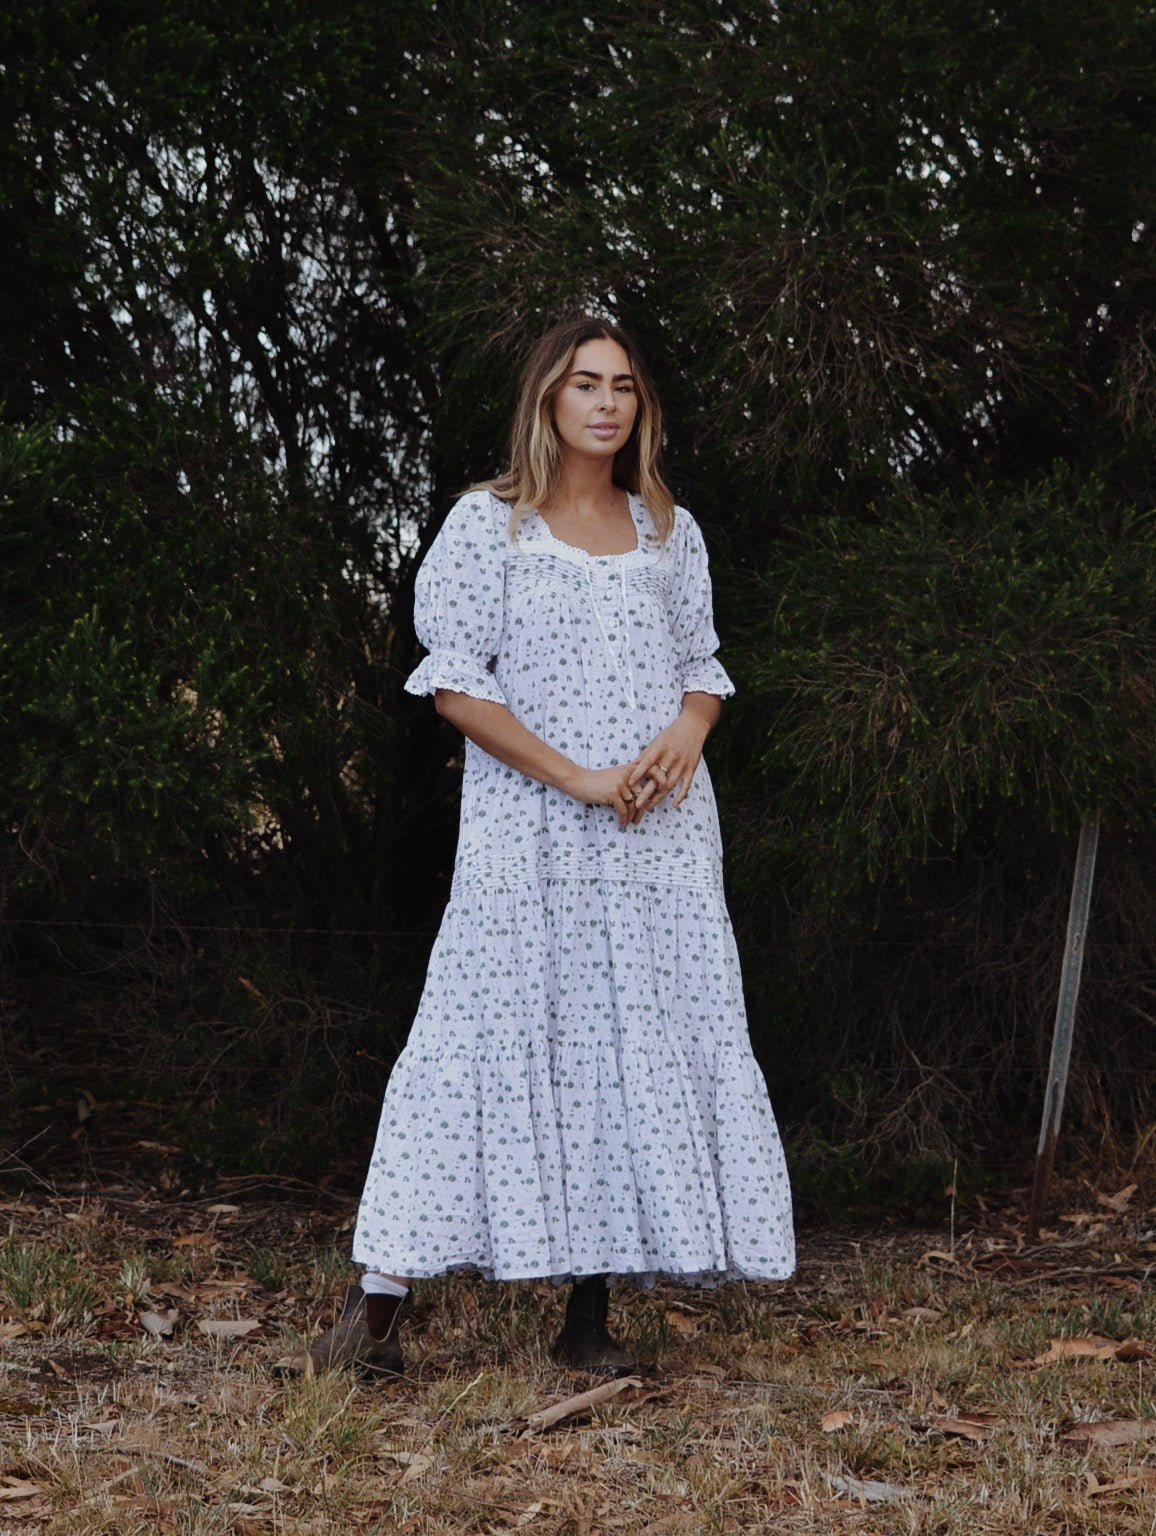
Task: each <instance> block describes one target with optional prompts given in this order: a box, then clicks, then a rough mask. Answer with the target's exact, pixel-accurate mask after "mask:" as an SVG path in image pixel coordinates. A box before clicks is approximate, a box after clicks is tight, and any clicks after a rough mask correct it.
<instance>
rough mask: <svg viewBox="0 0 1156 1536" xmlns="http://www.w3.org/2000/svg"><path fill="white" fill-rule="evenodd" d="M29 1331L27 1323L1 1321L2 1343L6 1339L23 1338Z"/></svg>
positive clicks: (0, 1340)
mask: <svg viewBox="0 0 1156 1536" xmlns="http://www.w3.org/2000/svg"><path fill="white" fill-rule="evenodd" d="M28 1332H29V1329H28V1326H27V1325H26V1324H25V1323H0V1343H3V1342H4V1340H6V1339H22V1338H23V1337H24V1335H25V1334H26V1333H28Z"/></svg>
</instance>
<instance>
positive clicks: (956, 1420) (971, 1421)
mask: <svg viewBox="0 0 1156 1536" xmlns="http://www.w3.org/2000/svg"><path fill="white" fill-rule="evenodd" d="M999 1422H1000V1421H999V1417H998V1415H996V1414H994V1413H960V1414H955V1415H951V1414H946V1413H938V1414H936V1416H935V1418H933V1419H932V1420H931V1422H930V1424H928V1426H927V1427H928V1429H934V1430H936V1431H937V1432H938V1433H939V1434H941V1435H960V1436H961V1437H962V1438H963V1439H965V1440H986V1439H987V1437H988V1435H990V1434H991V1432H992V1430H993V1429H994V1428H995V1426H996V1425H997V1424H998V1423H999Z"/></svg>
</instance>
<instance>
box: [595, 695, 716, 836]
mask: <svg viewBox="0 0 1156 1536" xmlns="http://www.w3.org/2000/svg"><path fill="white" fill-rule="evenodd" d="M708 730H709V725H708V724H707V723H706V722H705V721H703V720H702V719H701V718H700V717H699V716H698V715H697V714H695V713H693V712H691V711H687V710H684V711H683V713H682V714H680V715H679V717H678V719H677V720H675V721H674V722H673V724H671V725H669V726H667V728H666V730H664V731H660V732H659V734H658V735H657V736H656V737H655V738H654V740H653V741H652V742H651V743H650V745H649V746H648V747H647V748H646V749H645V751H643V752H640V753H639V755H638V756H637V757H636V758H635V759H634V761H633V762H632V763H625V764H622V765H618V766H615V767H612V768H592V769H586V770H584V771H583V772H582V773H581V774H580V775H579V776H578V778H577V780H576V781H575V783H574V784H573V785H572V786H568V787H569V788H570V792H571V794H573V795H574V797H575V799H577V800H582V801H584V802H585V804H587V805H609V806H610V807H611V808H612V809H613V810H614V812H615V813H616V815H617V817H618V825H619V828H620V829H622V830H623V831H624V830H625V829H626V828H627V827H629V826H637V825H638V823H639V822H640V821H641V820H642V818H643V817H644V816H645V815H646V813H647V811H653V810H654V808H655V807H656V806H658V805H661V804H662V802H663V801H664V800H665V799H666V797H667V796H668V795H672V796H673V799H672V801H671V804H672V805H675V806H679V805H681V804H682V802H683V801H684V800H685V799H686V797H687V795H689V794H690V790H691V785H692V784H693V783H694V776H695V774H696V773H697V771H698V765H699V762H700V761H701V759H702V748H703V743H704V741H705V740H706V736H707V732H708Z"/></svg>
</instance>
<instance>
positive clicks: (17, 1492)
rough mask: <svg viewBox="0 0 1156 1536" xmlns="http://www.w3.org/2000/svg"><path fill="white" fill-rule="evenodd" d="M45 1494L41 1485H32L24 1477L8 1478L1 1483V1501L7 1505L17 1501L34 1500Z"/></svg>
mask: <svg viewBox="0 0 1156 1536" xmlns="http://www.w3.org/2000/svg"><path fill="white" fill-rule="evenodd" d="M43 1492H44V1489H43V1488H42V1487H41V1486H40V1484H39V1483H30V1482H29V1481H28V1480H27V1479H26V1478H23V1477H6V1478H4V1479H3V1480H2V1481H0V1500H3V1501H4V1502H5V1503H10V1502H12V1501H14V1500H16V1499H34V1498H36V1496H37V1495H38V1494H41V1493H43Z"/></svg>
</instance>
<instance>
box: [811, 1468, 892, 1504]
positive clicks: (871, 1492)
mask: <svg viewBox="0 0 1156 1536" xmlns="http://www.w3.org/2000/svg"><path fill="white" fill-rule="evenodd" d="M823 1476H824V1477H825V1478H826V1479H827V1481H828V1482H829V1483H830V1485H831V1487H832V1488H833V1489H834V1490H835V1493H836V1495H837V1496H838V1497H839V1498H841V1499H856V1500H857V1501H858V1502H859V1503H860V1504H891V1503H894V1501H895V1500H896V1499H909V1498H911V1496H912V1490H911V1489H910V1488H900V1487H898V1486H897V1485H896V1484H895V1483H879V1482H875V1481H874V1480H869V1481H867V1482H861V1481H860V1480H859V1478H857V1477H840V1476H839V1474H838V1473H835V1472H824V1473H823Z"/></svg>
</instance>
